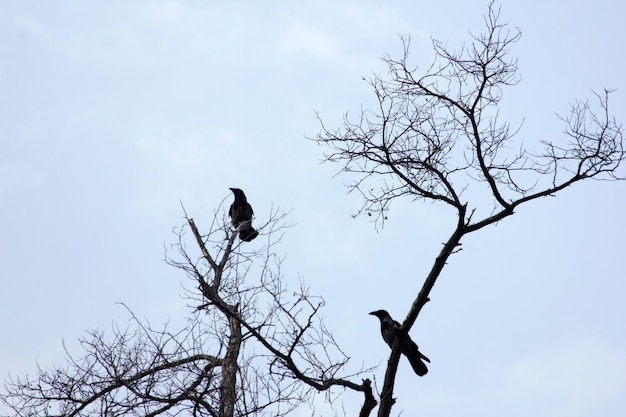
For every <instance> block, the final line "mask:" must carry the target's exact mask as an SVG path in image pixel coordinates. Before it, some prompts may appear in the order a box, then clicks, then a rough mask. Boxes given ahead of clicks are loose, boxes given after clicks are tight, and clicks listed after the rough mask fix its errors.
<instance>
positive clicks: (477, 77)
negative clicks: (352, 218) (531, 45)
mask: <svg viewBox="0 0 626 417" xmlns="http://www.w3.org/2000/svg"><path fill="white" fill-rule="evenodd" d="M499 19H500V11H499V9H495V8H493V7H490V8H489V11H488V14H487V15H486V16H485V26H486V27H485V29H486V30H485V31H484V32H483V33H480V34H476V35H474V34H472V35H471V36H472V42H471V43H470V44H468V45H463V46H461V47H460V48H459V49H458V50H453V49H451V48H449V47H448V46H447V45H446V44H444V43H443V42H440V41H438V40H434V41H433V49H434V53H435V59H434V62H433V63H432V65H431V66H430V67H429V68H428V69H427V70H426V71H424V72H423V73H422V72H420V71H419V68H412V67H411V66H410V65H409V50H410V39H409V38H402V42H403V45H404V53H403V54H402V56H401V57H400V59H394V58H392V57H390V56H386V57H384V58H383V59H384V61H385V62H386V63H387V66H388V75H387V77H380V76H375V77H373V78H372V79H370V80H369V83H370V85H371V86H372V87H373V89H374V93H375V95H376V99H377V107H376V108H374V109H370V110H363V111H362V112H361V114H360V115H359V116H358V117H357V119H356V120H355V119H352V118H349V117H348V116H345V117H344V124H343V127H342V128H341V129H328V128H326V126H325V125H324V124H323V123H322V132H321V133H320V134H319V135H318V136H317V138H316V140H317V141H318V143H320V144H324V145H327V146H328V147H329V148H330V149H331V151H330V152H327V153H326V154H325V157H326V160H327V161H330V162H338V163H340V164H341V165H342V168H341V170H342V171H343V172H347V173H353V174H356V176H355V177H356V180H355V181H354V182H353V183H351V184H350V187H351V188H352V189H354V190H358V191H359V192H360V193H361V194H362V196H363V198H364V205H363V206H362V208H361V210H360V212H366V213H368V214H370V215H371V214H375V215H376V219H377V222H378V224H381V223H382V222H384V219H385V216H386V212H387V210H388V209H389V205H390V203H391V201H393V200H394V199H395V198H397V197H401V196H408V197H410V198H413V199H427V200H435V201H441V202H444V203H446V204H448V205H450V206H452V207H454V208H456V210H457V211H461V210H462V211H466V209H469V210H468V211H467V214H468V216H469V217H468V218H467V219H465V220H464V221H465V222H466V226H467V227H468V228H469V230H468V231H473V230H477V229H478V228H480V227H482V226H484V225H486V224H490V223H491V222H492V221H491V220H493V219H492V218H491V217H492V216H497V217H496V219H500V218H502V217H504V216H506V215H508V214H511V213H512V212H513V209H514V208H515V207H516V206H518V205H520V204H522V203H524V202H526V201H529V200H533V199H535V198H538V197H543V196H547V195H550V194H553V193H555V192H557V191H559V190H561V189H563V188H565V187H567V186H568V185H570V184H572V183H574V182H576V181H579V180H582V179H585V178H601V177H602V178H611V179H615V178H617V177H618V176H617V168H618V166H619V164H620V162H621V161H622V160H623V159H624V147H623V135H622V133H623V132H622V127H621V125H619V124H618V123H617V122H616V121H615V119H614V118H613V117H611V116H610V114H609V107H608V98H609V93H610V90H605V91H604V93H603V94H596V93H594V98H595V99H597V103H596V106H592V105H591V104H590V103H589V102H587V101H577V102H576V103H575V104H573V105H572V106H571V108H570V113H569V114H568V115H566V116H563V117H560V119H561V120H562V121H564V122H565V124H566V128H565V133H566V136H568V138H569V140H568V141H567V142H564V141H563V140H557V139H555V140H546V141H544V142H542V143H543V145H544V147H545V150H544V151H543V152H540V153H534V152H531V151H528V150H526V149H525V148H524V144H523V142H521V141H518V140H517V137H520V136H521V134H518V133H521V132H519V129H518V128H514V129H513V128H511V125H510V123H509V122H506V121H501V120H500V118H499V112H498V106H499V104H500V100H501V99H502V96H503V94H504V91H505V88H506V87H511V86H514V85H516V84H517V83H518V82H519V80H520V75H519V74H518V67H517V60H516V59H514V58H511V57H510V56H509V52H510V48H511V47H512V46H513V44H514V43H515V42H517V41H518V40H519V39H520V37H521V32H520V31H519V30H518V29H514V28H510V27H509V26H508V25H506V24H502V23H500V22H499ZM320 121H321V120H320ZM600 174H605V175H604V176H601V175H600ZM547 179H548V181H547ZM485 186H487V187H488V189H489V194H488V196H489V197H490V198H491V200H492V207H493V211H491V214H490V216H488V217H486V218H483V219H479V220H478V219H471V220H470V218H471V217H472V213H473V212H474V210H476V208H478V207H481V206H482V207H485V203H484V201H483V200H482V196H484V193H482V192H481V191H482V190H484V189H485ZM473 195H481V201H472V200H471V198H472V196H473ZM487 206H489V205H487ZM485 221H486V222H485Z"/></svg>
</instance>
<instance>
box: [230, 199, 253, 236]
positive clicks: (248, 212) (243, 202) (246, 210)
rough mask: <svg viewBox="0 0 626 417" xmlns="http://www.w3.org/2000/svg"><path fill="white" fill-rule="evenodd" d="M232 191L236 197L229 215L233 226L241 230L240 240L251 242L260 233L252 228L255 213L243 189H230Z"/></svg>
mask: <svg viewBox="0 0 626 417" xmlns="http://www.w3.org/2000/svg"><path fill="white" fill-rule="evenodd" d="M230 191H232V192H233V194H234V195H235V201H233V204H231V205H230V210H228V215H229V216H230V219H231V222H232V224H233V226H235V228H237V230H239V239H241V240H243V241H244V242H250V241H251V240H252V239H254V238H255V237H257V236H258V235H259V232H258V231H256V230H255V229H254V228H253V227H252V215H253V214H254V211H253V210H252V206H251V205H250V204H249V203H248V200H247V199H246V195H245V194H244V193H243V191H242V190H241V189H239V188H230Z"/></svg>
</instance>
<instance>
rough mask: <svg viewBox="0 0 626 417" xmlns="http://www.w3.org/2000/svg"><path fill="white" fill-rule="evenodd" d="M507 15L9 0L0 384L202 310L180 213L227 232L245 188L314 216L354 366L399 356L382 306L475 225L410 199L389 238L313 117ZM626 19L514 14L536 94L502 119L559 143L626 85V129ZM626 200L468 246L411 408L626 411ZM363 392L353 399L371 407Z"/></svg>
mask: <svg viewBox="0 0 626 417" xmlns="http://www.w3.org/2000/svg"><path fill="white" fill-rule="evenodd" d="M486 5H487V2H483V1H462V0H441V1H438V2H412V1H396V2H384V3H383V2H374V1H367V2H360V1H350V2H330V1H328V2H309V3H305V2H292V3H291V4H287V2H264V3H263V4H262V5H261V4H260V3H255V4H252V3H251V2H250V3H244V2H231V4H228V5H226V4H224V3H218V2H200V1H187V2H177V1H109V2H95V1H88V2H78V1H57V2H44V1H1V2H0V278H1V280H2V291H1V292H0V314H1V317H2V321H1V322H0V323H1V327H0V331H1V332H2V339H3V343H2V344H0V358H2V359H0V375H2V377H3V378H4V376H5V375H7V373H8V372H9V371H10V372H11V373H13V374H20V373H23V372H26V371H29V372H32V370H33V369H34V365H35V363H36V361H38V362H39V363H40V364H41V365H44V366H45V365H53V364H59V363H61V360H62V356H63V353H62V347H61V340H62V339H65V340H66V341H67V342H68V344H69V345H70V346H71V345H72V342H73V341H74V340H75V339H76V338H77V337H78V336H79V335H81V332H82V330H84V329H87V328H91V327H96V326H97V327H104V328H107V327H110V324H111V322H112V321H113V320H116V321H121V322H123V323H125V322H126V321H127V320H128V316H127V314H126V313H125V311H124V310H123V308H122V307H120V306H119V305H116V302H124V303H126V304H127V305H129V306H130V307H131V308H132V309H133V310H134V311H135V312H136V313H137V314H138V315H139V316H146V317H148V318H149V319H150V320H152V321H154V322H160V321H163V320H165V319H166V318H167V317H171V318H172V319H173V320H174V321H176V320H177V319H179V318H181V317H184V315H185V314H186V312H187V311H188V310H187V308H186V306H185V305H186V301H185V300H182V299H181V298H180V297H179V294H180V293H181V285H180V283H181V282H184V281H185V279H186V278H185V276H184V275H183V274H182V273H181V272H179V271H177V270H175V269H173V268H171V267H169V266H167V265H166V264H165V263H164V262H163V261H162V259H163V255H164V253H163V247H164V244H167V243H171V242H173V241H174V240H175V237H174V235H173V234H172V233H171V230H172V228H173V227H175V226H179V225H180V224H181V223H182V218H181V217H182V212H181V209H180V206H179V200H182V201H183V203H184V204H185V206H186V208H187V210H188V212H189V214H190V215H191V216H192V217H194V218H196V219H197V220H198V221H199V222H200V224H202V223H204V224H206V223H208V221H209V220H210V216H211V215H212V213H213V210H214V209H215V207H216V206H217V205H218V204H219V203H220V202H221V201H222V199H223V198H225V197H227V196H229V191H228V187H232V186H237V187H241V188H243V189H244V190H245V191H246V193H247V195H248V197H249V199H250V201H251V202H252V204H253V206H254V209H255V212H256V215H257V216H258V217H259V218H260V219H263V218H267V215H268V214H269V211H270V208H271V206H272V205H274V206H280V207H281V208H283V209H285V210H292V212H291V215H290V218H289V220H290V221H292V222H294V223H296V225H295V227H293V228H292V229H290V230H289V231H288V233H287V234H286V235H285V238H284V241H283V245H282V249H283V250H284V252H285V254H286V261H285V272H286V274H287V276H288V277H291V279H293V283H294V286H295V285H296V283H297V280H298V275H301V276H302V277H303V278H304V279H305V280H306V281H307V283H308V284H309V286H310V287H311V291H312V292H313V293H317V294H320V295H322V296H324V297H325V298H326V301H327V308H326V312H325V315H326V318H327V324H328V326H329V327H330V328H331V329H332V330H333V331H334V332H335V334H336V336H337V338H338V340H339V341H340V342H341V343H342V345H343V346H344V349H345V351H346V352H347V353H348V354H349V355H350V356H351V357H352V358H353V364H352V366H353V369H356V368H358V367H360V366H361V364H362V363H365V364H366V365H370V364H376V363H379V362H381V363H384V362H385V361H386V358H387V355H388V348H387V347H386V345H385V344H384V343H383V342H382V341H381V340H380V336H379V333H378V323H377V321H376V319H375V318H373V317H371V316H368V315H367V313H368V312H369V311H372V310H375V309H378V308H386V309H388V310H389V311H390V312H391V313H392V315H394V316H395V317H396V318H397V319H401V318H403V316H404V315H405V314H406V312H407V310H408V308H409V304H410V302H411V301H412V299H413V298H414V297H415V295H416V294H417V291H418V289H419V287H420V286H421V283H422V281H423V277H424V276H425V274H426V272H427V271H428V269H429V268H430V266H431V264H432V262H433V260H434V256H435V254H436V253H437V252H438V251H439V249H440V243H441V242H443V241H444V240H446V239H447V237H448V234H449V233H450V232H451V230H452V228H453V227H454V221H455V220H454V217H453V213H451V212H449V211H448V210H447V209H445V208H443V207H442V206H439V205H431V204H424V203H417V204H415V203H409V202H403V203H398V204H396V205H394V206H393V207H392V211H391V213H390V216H389V217H390V220H389V222H388V223H387V224H386V225H385V228H384V229H383V230H380V231H376V230H374V228H373V226H372V225H371V224H370V223H369V222H368V219H365V218H357V219H356V220H353V219H352V218H351V217H350V214H352V213H353V212H355V211H356V210H357V209H358V207H359V204H360V201H359V199H358V196H356V195H354V194H350V195H346V189H345V188H344V187H343V186H342V184H343V182H344V181H346V180H347V178H345V177H341V176H339V177H337V178H332V175H333V174H334V173H335V172H336V171H337V169H338V167H334V166H332V165H320V164H319V161H320V159H321V157H322V152H323V148H320V147H317V146H316V145H315V144H314V143H312V142H310V141H308V140H306V139H305V138H304V135H308V136H314V135H315V134H316V133H317V131H318V129H319V126H318V124H317V122H316V120H315V118H314V111H315V110H317V111H319V112H320V114H321V116H322V117H323V118H324V119H325V121H326V122H327V123H328V125H329V126H337V125H338V122H339V121H340V120H341V116H342V114H343V113H344V112H345V111H351V112H356V111H358V110H359V108H360V107H361V105H364V106H367V105H368V104H371V103H372V98H373V97H372V93H371V90H370V89H369V88H368V86H367V84H366V83H365V82H364V81H363V80H362V77H364V76H365V77H368V76H370V75H371V74H372V72H373V71H374V72H381V71H382V70H383V69H384V67H383V66H382V63H381V62H380V60H379V57H380V56H382V55H384V54H385V53H390V54H392V55H393V54H394V53H397V52H398V51H399V50H400V49H401V44H400V41H399V39H398V37H397V34H399V33H400V34H410V35H411V36H412V37H413V42H412V45H413V50H412V57H413V59H414V63H415V64H417V65H422V66H425V65H427V64H429V63H430V62H431V59H432V51H431V48H430V37H435V38H437V39H440V40H442V41H446V42H448V43H449V44H450V45H458V44H460V43H461V42H463V41H467V40H468V36H467V33H468V32H467V30H468V29H472V30H473V31H477V30H480V29H482V14H483V13H484V12H485V11H486ZM625 11H626V10H624V6H623V5H618V4H617V2H615V1H610V0H604V1H596V2H587V1H586V2H582V1H550V0H547V1H541V2H539V1H528V2H524V3H523V4H522V3H517V4H516V5H512V4H505V5H504V7H503V9H502V15H503V20H504V21H507V22H509V23H510V24H511V25H512V26H517V27H519V28H520V29H521V30H522V32H523V37H522V39H521V41H520V42H519V43H518V44H516V45H515V46H514V47H513V49H512V51H511V53H512V55H513V56H517V57H518V58H519V67H520V72H521V75H522V82H521V83H520V84H519V85H518V86H517V87H514V88H512V89H510V90H506V91H505V92H504V94H505V98H504V100H503V108H502V112H501V115H502V116H503V117H506V118H508V119H509V120H510V121H511V122H512V123H514V124H515V123H516V122H517V123H519V122H521V121H522V120H524V126H523V129H522V131H521V134H520V139H523V140H524V142H527V143H532V142H533V141H536V140H538V139H542V138H555V137H557V136H558V135H559V134H560V132H561V131H562V126H561V125H560V124H559V123H558V122H557V120H556V118H555V117H554V113H555V112H558V113H565V112H566V111H567V109H568V102H570V101H572V100H573V99H575V98H588V97H590V94H589V90H588V89H589V88H593V89H596V90H601V89H602V88H605V87H608V88H618V89H619V90H618V91H617V92H616V93H615V94H614V95H613V96H612V100H613V101H612V104H611V105H612V108H613V111H614V114H615V115H616V116H617V117H618V118H619V119H621V120H622V121H623V120H625V119H626V80H625V78H624V76H623V69H624V67H625V66H626V65H625V64H626V62H625V61H624V56H623V53H622V49H623V40H624V39H626V27H624V25H623V16H624V12H625ZM622 172H626V169H624V170H622ZM625 202H626V183H614V182H610V183H609V182H587V183H585V184H579V185H577V186H575V187H572V188H570V189H568V190H566V191H565V192H563V193H561V194H560V195H558V196H557V197H556V198H547V199H544V200H542V201H537V202H534V203H532V204H531V205H528V206H525V207H521V208H520V209H518V210H517V213H516V214H515V215H514V216H513V217H510V218H508V219H506V220H505V221H504V222H502V223H501V224H499V225H498V226H497V227H491V228H487V229H483V230H482V231H480V232H478V233H477V234H475V235H473V236H469V237H467V238H466V239H465V241H464V242H463V243H464V244H463V248H464V250H463V251H462V252H461V253H459V254H457V255H455V256H454V257H453V258H452V259H451V261H450V263H449V265H448V266H447V267H446V269H445V270H444V273H443V274H442V276H441V279H440V281H439V282H438V284H437V286H436V287H435V289H434V291H433V293H432V296H431V298H432V301H431V302H430V303H429V304H428V305H427V306H426V308H425V309H424V311H423V314H422V316H420V318H419V319H418V321H417V323H416V325H415V327H414V329H413V331H412V336H413V338H414V339H415V340H416V341H417V343H418V344H419V345H420V348H421V350H422V351H423V352H424V353H425V354H426V355H427V356H429V357H430V358H431V360H432V364H431V366H430V373H429V374H428V376H427V377H425V378H421V379H419V378H417V377H415V375H413V374H412V373H411V370H410V368H409V367H408V366H407V364H406V363H404V366H402V363H401V369H400V372H399V380H398V383H397V384H396V386H397V391H396V393H397V397H398V399H399V400H398V403H397V405H396V408H394V410H395V411H396V412H400V411H401V410H404V415H409V416H410V415H416V414H417V413H418V412H419V413H421V415H429V416H435V417H436V416H449V415H459V416H482V417H484V416H501V415H506V416H513V417H516V416H546V417H561V416H562V417H582V416H589V415H598V416H603V417H618V416H622V415H623V410H624V409H625V408H626V399H624V396H623V392H624V391H625V389H626V330H625V326H624V318H625V317H626V303H624V301H623V294H624V292H625V291H626V283H625V281H624V275H625V274H624V272H623V271H624V267H623V257H624V253H625V250H624V243H623V237H624V235H626V220H625V218H624V214H623V207H624V205H625ZM415 236H417V238H414V237H415ZM251 244H253V245H254V244H256V243H255V242H253V243H251ZM259 244H260V243H259ZM383 372H384V369H383V367H382V366H381V367H380V368H379V369H378V371H377V372H376V373H375V375H376V379H377V380H379V381H382V378H383ZM360 400H361V398H360V396H358V395H356V394H350V395H346V396H344V403H345V406H346V409H347V410H348V412H349V413H350V414H354V410H355V407H357V406H358V404H359V403H360Z"/></svg>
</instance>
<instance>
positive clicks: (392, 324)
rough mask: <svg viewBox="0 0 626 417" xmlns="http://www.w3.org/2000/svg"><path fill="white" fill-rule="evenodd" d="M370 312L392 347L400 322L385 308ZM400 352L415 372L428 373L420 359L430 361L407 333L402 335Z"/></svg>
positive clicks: (419, 373) (421, 374)
mask: <svg viewBox="0 0 626 417" xmlns="http://www.w3.org/2000/svg"><path fill="white" fill-rule="evenodd" d="M370 314H371V315H372V316H376V317H378V319H379V320H380V333H381V334H382V335H383V339H384V340H385V342H387V344H388V345H389V347H393V342H395V340H396V337H397V335H398V332H399V331H400V323H398V322H397V321H395V320H394V319H392V318H391V316H390V315H389V313H387V311H385V310H376V311H372V312H371V313H370ZM402 353H403V354H404V356H406V357H407V359H408V360H409V362H410V363H411V367H412V368H413V370H414V371H415V373H416V374H418V375H419V376H424V375H426V374H427V373H428V368H427V367H426V364H425V363H424V362H423V361H422V359H423V360H425V361H426V362H430V359H428V358H427V357H426V356H424V355H422V353H421V352H420V351H419V350H418V348H417V345H416V344H415V342H413V341H412V340H411V337H410V336H409V335H408V334H407V335H406V336H405V337H404V342H403V343H402Z"/></svg>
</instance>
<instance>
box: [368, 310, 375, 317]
mask: <svg viewBox="0 0 626 417" xmlns="http://www.w3.org/2000/svg"><path fill="white" fill-rule="evenodd" d="M368 314H369V315H370V316H375V315H376V312H375V311H372V312H371V313H368Z"/></svg>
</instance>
